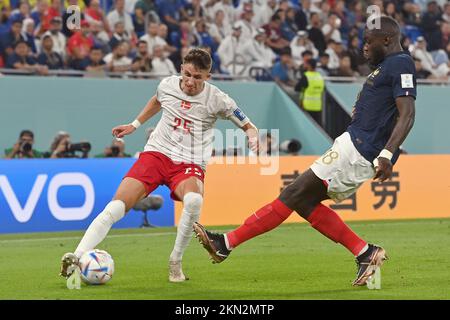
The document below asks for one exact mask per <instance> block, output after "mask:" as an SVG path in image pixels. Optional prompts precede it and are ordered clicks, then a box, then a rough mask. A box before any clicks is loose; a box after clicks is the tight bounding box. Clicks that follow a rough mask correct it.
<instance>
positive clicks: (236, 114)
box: [217, 92, 250, 128]
mask: <svg viewBox="0 0 450 320" xmlns="http://www.w3.org/2000/svg"><path fill="white" fill-rule="evenodd" d="M218 105H219V112H218V113H217V115H218V116H219V118H221V119H228V120H231V121H232V122H233V123H234V124H235V125H236V126H237V127H239V128H241V127H242V126H244V125H246V124H247V123H249V122H250V120H249V119H248V117H247V116H246V115H245V114H244V112H242V110H241V109H239V107H238V106H237V104H236V102H235V101H234V100H233V99H232V98H230V96H228V95H227V94H225V93H223V92H221V93H220V94H218Z"/></svg>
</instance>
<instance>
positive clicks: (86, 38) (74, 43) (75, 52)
mask: <svg viewBox="0 0 450 320" xmlns="http://www.w3.org/2000/svg"><path fill="white" fill-rule="evenodd" d="M93 45H94V41H93V40H92V38H91V36H90V25H89V22H87V21H86V20H82V21H81V30H80V31H77V32H75V33H74V35H73V36H71V37H70V38H69V41H68V43H67V53H68V55H69V56H70V58H71V60H83V59H85V58H87V56H88V54H89V51H90V50H91V48H92V46H93Z"/></svg>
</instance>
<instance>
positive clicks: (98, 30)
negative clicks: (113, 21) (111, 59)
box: [90, 21, 111, 54]
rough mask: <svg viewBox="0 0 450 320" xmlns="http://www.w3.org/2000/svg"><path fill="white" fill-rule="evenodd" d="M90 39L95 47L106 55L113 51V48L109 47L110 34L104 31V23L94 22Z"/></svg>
mask: <svg viewBox="0 0 450 320" xmlns="http://www.w3.org/2000/svg"><path fill="white" fill-rule="evenodd" d="M90 37H91V39H92V41H93V46H95V47H98V48H101V50H102V51H103V53H104V54H106V53H108V52H110V51H111V47H110V46H109V42H110V41H111V39H110V38H109V36H108V33H106V31H105V30H104V27H103V22H101V21H93V22H92V23H91V35H90Z"/></svg>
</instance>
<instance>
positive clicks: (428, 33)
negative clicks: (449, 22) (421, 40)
mask: <svg viewBox="0 0 450 320" xmlns="http://www.w3.org/2000/svg"><path fill="white" fill-rule="evenodd" d="M442 22H443V19H442V13H441V11H440V10H439V6H438V4H437V2H436V1H429V2H428V4H427V12H425V13H424V14H423V16H422V28H423V30H424V36H425V40H426V41H427V43H428V46H427V50H428V51H430V52H433V51H437V50H439V49H443V45H442V32H441V24H442Z"/></svg>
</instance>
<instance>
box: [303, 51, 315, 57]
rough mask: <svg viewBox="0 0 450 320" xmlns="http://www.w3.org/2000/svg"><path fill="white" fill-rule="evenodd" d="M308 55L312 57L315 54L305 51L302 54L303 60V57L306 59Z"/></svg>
mask: <svg viewBox="0 0 450 320" xmlns="http://www.w3.org/2000/svg"><path fill="white" fill-rule="evenodd" d="M306 55H310V56H312V55H313V53H312V51H311V50H305V51H303V52H302V58H303V57H305V56H306Z"/></svg>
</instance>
